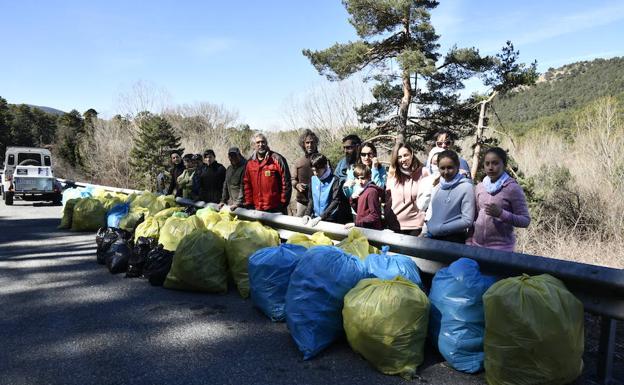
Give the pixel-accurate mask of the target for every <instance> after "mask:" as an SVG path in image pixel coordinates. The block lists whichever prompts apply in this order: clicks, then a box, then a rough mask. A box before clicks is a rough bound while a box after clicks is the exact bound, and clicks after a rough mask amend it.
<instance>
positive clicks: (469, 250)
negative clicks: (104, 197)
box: [59, 180, 624, 384]
mask: <svg viewBox="0 0 624 385" xmlns="http://www.w3.org/2000/svg"><path fill="white" fill-rule="evenodd" d="M59 181H61V182H67V181H65V180H59ZM74 184H75V185H76V186H93V187H94V188H102V189H105V190H108V191H115V192H122V193H126V194H130V193H133V192H134V193H140V191H137V190H128V189H120V188H114V187H108V186H98V185H91V184H85V183H74ZM176 201H177V202H178V203H179V204H182V205H186V206H195V207H206V206H212V207H214V208H216V207H217V206H216V205H214V204H206V203H203V202H195V201H192V200H189V199H184V198H177V199H176ZM233 213H234V214H236V215H237V216H238V217H239V218H241V219H245V220H256V221H260V222H262V223H263V224H265V225H268V226H270V227H273V228H275V229H276V230H278V232H279V233H280V236H281V237H282V238H283V239H286V238H288V237H289V236H290V235H291V234H292V233H293V232H299V233H304V234H313V233H315V232H317V231H322V232H323V233H325V234H326V235H327V236H328V237H329V238H332V239H334V240H342V239H344V238H345V237H346V236H347V233H348V230H346V229H345V228H344V226H342V225H339V224H335V223H330V222H319V223H318V224H317V225H316V226H314V227H311V226H306V225H304V224H303V223H302V221H301V218H297V217H292V216H287V215H282V214H276V213H267V212H262V211H256V210H248V209H243V208H237V209H236V210H234V211H233ZM359 230H361V231H362V233H363V234H364V235H365V236H366V237H367V238H368V240H369V242H370V243H371V244H372V245H374V246H378V247H381V246H384V245H386V246H389V247H390V251H392V252H396V253H400V254H404V255H408V256H410V257H412V258H413V259H414V261H415V262H416V264H417V265H418V267H419V269H420V270H421V271H422V272H423V273H425V274H428V275H433V274H435V273H436V272H437V271H438V270H439V269H440V268H442V267H444V266H446V265H448V264H450V263H452V262H453V261H455V260H457V258H459V257H468V258H471V259H474V260H475V261H477V262H478V263H479V266H480V268H481V271H482V272H484V273H486V274H491V275H496V276H498V277H501V278H505V277H511V276H517V275H521V274H523V273H526V274H531V275H536V274H550V275H552V276H554V277H557V278H558V279H560V280H562V281H563V282H564V283H565V284H566V287H567V288H568V289H569V290H570V291H571V292H572V293H574V295H576V296H577V297H578V298H579V299H580V300H581V301H582V302H583V305H584V306H585V310H586V311H588V312H590V313H593V314H596V315H599V316H601V317H602V322H601V336H600V346H599V352H598V353H599V359H598V377H599V378H600V379H601V381H602V383H603V384H612V383H614V382H613V378H612V377H613V361H614V355H615V334H616V333H615V331H616V320H624V270H619V269H614V268H609V267H604V266H596V265H590V264H585V263H578V262H571V261H565V260H558V259H553V258H547V257H542V256H537V255H530V254H522V253H512V252H506V251H499V250H493V249H487V248H481V247H474V246H467V245H461V244H457V243H451V242H445V241H438V240H433V239H427V238H421V237H414V236H410V235H403V234H397V233H394V232H392V231H388V230H383V231H380V230H371V229H361V228H360V229H359Z"/></svg>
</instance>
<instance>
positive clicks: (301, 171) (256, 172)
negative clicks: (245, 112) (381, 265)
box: [167, 130, 530, 251]
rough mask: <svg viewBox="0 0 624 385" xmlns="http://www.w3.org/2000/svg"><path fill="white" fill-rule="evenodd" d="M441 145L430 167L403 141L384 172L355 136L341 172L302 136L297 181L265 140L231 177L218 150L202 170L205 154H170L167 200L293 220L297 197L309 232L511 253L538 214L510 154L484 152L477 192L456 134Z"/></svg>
mask: <svg viewBox="0 0 624 385" xmlns="http://www.w3.org/2000/svg"><path fill="white" fill-rule="evenodd" d="M435 139H436V140H435V146H434V147H433V148H432V149H431V151H430V152H429V156H428V157H427V160H426V162H425V164H422V163H421V162H420V161H419V160H418V158H417V157H416V155H415V152H414V149H413V148H412V147H411V146H410V145H409V144H407V143H399V144H397V145H396V146H395V147H394V149H393V151H392V156H391V161H390V167H389V169H386V167H385V166H384V165H383V164H382V163H381V162H380V161H379V160H378V158H377V149H376V147H375V145H374V144H372V143H368V142H362V140H361V139H360V138H359V137H358V136H357V135H347V136H345V137H344V138H343V140H342V148H343V150H344V157H343V158H342V159H340V161H339V162H338V164H337V165H336V167H335V168H333V167H332V165H331V162H330V161H329V159H328V158H327V157H326V156H325V155H323V154H321V153H319V151H318V146H319V138H318V136H317V135H316V134H315V133H314V132H312V131H311V130H305V131H304V132H303V134H302V135H301V137H300V138H299V145H300V147H301V149H302V150H303V156H302V157H301V158H299V159H297V160H296V161H295V163H294V167H293V168H292V175H291V173H290V171H291V170H290V169H289V167H288V163H287V161H286V159H285V158H284V157H283V156H282V155H280V154H278V153H276V152H274V151H272V150H271V149H270V148H269V145H268V141H267V138H266V136H264V135H263V134H261V133H257V134H255V135H254V136H253V137H252V147H253V154H252V155H251V157H249V159H245V158H244V157H243V156H242V154H241V153H240V151H239V149H238V148H236V147H233V148H230V149H229V151H228V158H229V160H230V165H229V166H228V168H227V169H225V167H224V166H222V165H221V164H219V163H218V162H217V161H216V158H215V153H214V151H212V150H206V151H205V152H204V156H203V162H202V159H201V156H199V155H185V156H184V157H182V158H180V154H177V153H173V154H171V161H172V164H173V166H172V169H171V175H172V180H171V184H170V185H169V190H168V191H167V193H169V194H171V193H175V194H176V195H177V196H183V197H186V198H191V199H193V200H197V201H204V202H212V203H218V204H220V205H221V206H223V205H229V206H230V208H231V209H235V208H236V207H245V208H252V209H255V210H261V211H268V212H275V213H282V214H287V213H288V206H289V204H290V201H291V194H292V192H293V190H294V192H295V200H296V208H295V209H293V210H292V212H293V215H296V216H298V217H301V218H302V222H303V223H304V224H307V225H309V226H315V225H316V224H317V223H318V222H319V221H328V222H335V223H340V224H344V225H345V227H346V228H350V227H353V226H357V227H364V228H371V229H378V230H382V229H385V228H387V229H389V230H392V231H395V232H400V233H403V234H409V235H416V236H423V237H428V238H432V239H439V240H445V241H450V242H457V243H466V244H469V245H475V246H482V247H488V248H494V249H499V250H506V251H513V250H514V247H515V236H514V228H515V227H527V226H528V225H529V223H530V216H529V211H528V207H527V203H526V198H525V195H524V192H523V190H522V188H521V187H520V186H519V185H518V183H517V182H516V181H515V180H514V179H513V178H511V177H510V176H509V174H507V172H506V171H505V170H506V166H507V153H506V152H505V151H504V150H503V149H501V148H499V147H493V148H490V149H488V150H487V151H486V153H485V158H484V162H483V169H484V173H485V175H486V176H485V178H484V179H483V181H482V182H480V183H478V184H477V185H476V187H475V185H474V183H473V179H472V176H471V175H470V169H469V167H468V163H467V162H466V161H465V160H464V159H462V158H460V157H459V156H458V154H457V153H456V152H455V151H453V150H452V149H451V148H452V147H453V139H452V136H451V133H450V132H448V131H440V132H438V133H437V134H436V135H435ZM182 162H183V164H182Z"/></svg>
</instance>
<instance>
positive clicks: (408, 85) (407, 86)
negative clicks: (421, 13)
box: [396, 14, 412, 143]
mask: <svg viewBox="0 0 624 385" xmlns="http://www.w3.org/2000/svg"><path fill="white" fill-rule="evenodd" d="M403 33H404V34H405V39H409V14H407V15H406V17H405V19H403ZM402 78H403V98H401V104H400V106H399V117H400V120H399V129H398V132H397V138H396V141H397V143H405V139H406V137H407V114H408V112H409V106H410V103H411V101H412V82H411V79H410V72H409V69H407V68H404V69H403V75H402Z"/></svg>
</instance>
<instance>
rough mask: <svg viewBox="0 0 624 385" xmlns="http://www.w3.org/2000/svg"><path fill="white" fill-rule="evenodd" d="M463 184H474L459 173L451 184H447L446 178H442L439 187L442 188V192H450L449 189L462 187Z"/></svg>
mask: <svg viewBox="0 0 624 385" xmlns="http://www.w3.org/2000/svg"><path fill="white" fill-rule="evenodd" d="M462 183H470V184H472V181H471V180H470V179H468V178H466V176H465V175H462V174H459V173H458V174H457V176H456V177H455V178H454V179H453V180H452V181H450V182H446V181H445V180H444V178H442V177H440V184H439V185H440V188H441V189H442V190H449V189H452V188H454V187H455V186H457V185H460V184H462Z"/></svg>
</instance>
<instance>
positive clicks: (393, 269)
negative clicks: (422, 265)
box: [364, 246, 424, 291]
mask: <svg viewBox="0 0 624 385" xmlns="http://www.w3.org/2000/svg"><path fill="white" fill-rule="evenodd" d="M387 253H388V246H383V247H382V248H381V254H370V255H369V256H368V257H366V259H365V260H364V266H366V270H367V271H368V273H369V274H371V275H373V276H375V277H377V278H379V279H384V280H392V279H394V278H395V277H397V276H399V275H400V276H401V277H403V278H405V279H407V280H410V281H412V282H413V283H415V284H416V285H418V286H419V287H420V288H421V289H423V291H424V286H423V283H422V280H421V279H420V270H418V266H416V262H414V260H413V259H411V258H410V257H406V256H405V255H399V254H393V255H388V254H387Z"/></svg>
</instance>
